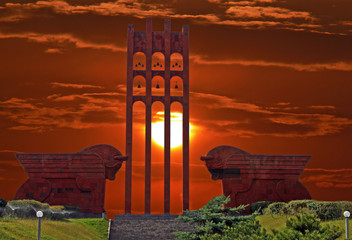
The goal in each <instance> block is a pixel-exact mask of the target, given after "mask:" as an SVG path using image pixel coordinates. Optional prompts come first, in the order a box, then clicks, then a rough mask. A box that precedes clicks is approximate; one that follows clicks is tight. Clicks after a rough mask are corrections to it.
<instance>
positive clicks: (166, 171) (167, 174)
mask: <svg viewBox="0 0 352 240" xmlns="http://www.w3.org/2000/svg"><path fill="white" fill-rule="evenodd" d="M170 35H171V20H170V19H169V18H168V19H165V23H164V40H165V43H164V44H165V45H164V46H165V73H164V78H165V84H164V86H165V98H164V125H165V126H164V214H169V213H170V152H171V151H170V141H171V140H170V135H171V134H170V108H171V106H170V105H171V104H170Z"/></svg>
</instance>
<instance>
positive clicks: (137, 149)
mask: <svg viewBox="0 0 352 240" xmlns="http://www.w3.org/2000/svg"><path fill="white" fill-rule="evenodd" d="M132 133H133V136H132V144H133V149H132V157H133V161H132V214H144V199H145V196H144V188H145V185H144V173H145V155H144V153H145V151H141V149H145V105H144V103H142V102H135V103H134V104H133V130H132Z"/></svg>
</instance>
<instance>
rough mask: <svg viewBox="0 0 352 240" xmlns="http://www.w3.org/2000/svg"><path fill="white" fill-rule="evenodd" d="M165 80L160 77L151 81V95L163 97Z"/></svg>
mask: <svg viewBox="0 0 352 240" xmlns="http://www.w3.org/2000/svg"><path fill="white" fill-rule="evenodd" d="M164 91H165V80H164V78H162V77H160V76H155V77H153V79H152V95H153V96H164Z"/></svg>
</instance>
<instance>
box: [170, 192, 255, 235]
mask: <svg viewBox="0 0 352 240" xmlns="http://www.w3.org/2000/svg"><path fill="white" fill-rule="evenodd" d="M229 201H230V198H229V197H225V196H223V195H222V196H218V197H215V198H213V199H211V200H210V201H209V202H208V203H207V204H206V205H205V206H204V207H202V208H201V209H199V210H192V211H184V213H183V215H180V216H179V217H178V218H177V219H179V220H183V221H185V222H192V223H196V230H195V231H194V232H175V233H174V234H175V235H176V236H177V238H178V239H187V240H189V239H202V238H203V239H204V237H207V236H210V235H214V234H218V235H223V232H224V229H225V227H231V226H232V225H233V224H236V223H238V222H241V221H246V220H248V219H250V218H253V216H239V215H238V213H239V212H240V211H242V210H244V208H245V206H243V205H241V206H239V207H236V208H229V207H226V206H225V207H224V205H226V204H227V203H228V202H229ZM201 237H202V238H201Z"/></svg>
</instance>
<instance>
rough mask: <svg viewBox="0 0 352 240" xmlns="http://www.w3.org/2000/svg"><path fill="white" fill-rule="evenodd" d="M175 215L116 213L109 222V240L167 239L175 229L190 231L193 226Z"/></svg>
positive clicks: (171, 236) (170, 237)
mask: <svg viewBox="0 0 352 240" xmlns="http://www.w3.org/2000/svg"><path fill="white" fill-rule="evenodd" d="M175 218H176V216H175V215H171V216H164V215H149V216H146V215H131V216H126V215H116V216H115V220H114V221H112V222H111V230H110V240H139V239H143V240H154V239H155V240H169V239H176V237H175V236H174V235H173V234H172V232H175V231H192V230H193V229H194V226H193V225H191V224H190V223H185V222H182V221H180V220H176V219H175Z"/></svg>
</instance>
